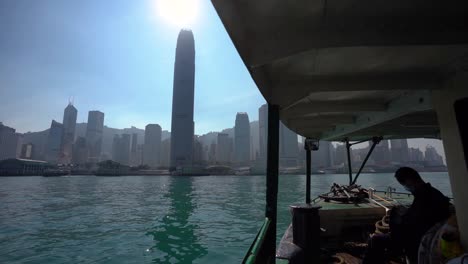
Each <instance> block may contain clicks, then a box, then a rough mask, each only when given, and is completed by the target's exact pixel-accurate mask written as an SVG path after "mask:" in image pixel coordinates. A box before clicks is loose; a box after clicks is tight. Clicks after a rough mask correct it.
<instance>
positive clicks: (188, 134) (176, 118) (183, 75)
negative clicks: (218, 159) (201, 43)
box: [170, 30, 195, 168]
mask: <svg viewBox="0 0 468 264" xmlns="http://www.w3.org/2000/svg"><path fill="white" fill-rule="evenodd" d="M173 85H174V86H173V95H172V124H171V165H170V166H171V167H172V168H175V167H177V166H185V167H190V166H191V165H192V161H193V136H194V122H193V105H194V92H195V87H194V86H195V41H194V38H193V34H192V31H189V30H181V31H180V33H179V36H178V38H177V47H176V55H175V63H174V84H173Z"/></svg>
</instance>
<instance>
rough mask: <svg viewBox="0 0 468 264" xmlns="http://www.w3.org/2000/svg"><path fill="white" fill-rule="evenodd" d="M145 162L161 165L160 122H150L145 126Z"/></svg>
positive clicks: (150, 164) (154, 165)
mask: <svg viewBox="0 0 468 264" xmlns="http://www.w3.org/2000/svg"><path fill="white" fill-rule="evenodd" d="M143 164H146V165H148V166H151V167H158V166H160V165H161V126H159V125H158V124H148V125H147V126H146V127H145V143H144V145H143Z"/></svg>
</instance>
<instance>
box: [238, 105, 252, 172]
mask: <svg viewBox="0 0 468 264" xmlns="http://www.w3.org/2000/svg"><path fill="white" fill-rule="evenodd" d="M234 153H235V155H234V156H235V162H237V163H238V164H239V165H247V164H248V163H249V162H250V122H249V116H248V114H247V113H237V115H236V123H235V126H234Z"/></svg>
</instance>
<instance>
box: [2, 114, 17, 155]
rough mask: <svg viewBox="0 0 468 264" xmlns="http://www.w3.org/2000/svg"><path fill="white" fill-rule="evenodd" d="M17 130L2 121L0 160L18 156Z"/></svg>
mask: <svg viewBox="0 0 468 264" xmlns="http://www.w3.org/2000/svg"><path fill="white" fill-rule="evenodd" d="M15 132H16V130H15V129H14V128H11V127H7V126H5V125H3V124H2V123H1V122H0V160H4V159H11V158H15V157H16V148H17V146H16V145H17V135H16V133H15Z"/></svg>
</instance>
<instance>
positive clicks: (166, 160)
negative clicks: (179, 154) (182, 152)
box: [161, 138, 171, 167]
mask: <svg viewBox="0 0 468 264" xmlns="http://www.w3.org/2000/svg"><path fill="white" fill-rule="evenodd" d="M170 163H171V138H166V139H165V140H163V141H162V142H161V166H164V167H169V166H170Z"/></svg>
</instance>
